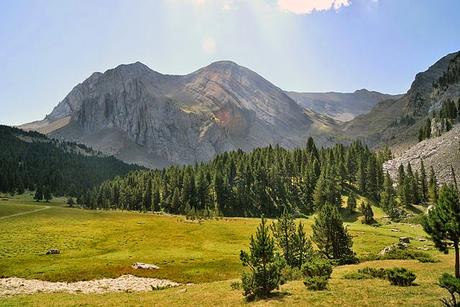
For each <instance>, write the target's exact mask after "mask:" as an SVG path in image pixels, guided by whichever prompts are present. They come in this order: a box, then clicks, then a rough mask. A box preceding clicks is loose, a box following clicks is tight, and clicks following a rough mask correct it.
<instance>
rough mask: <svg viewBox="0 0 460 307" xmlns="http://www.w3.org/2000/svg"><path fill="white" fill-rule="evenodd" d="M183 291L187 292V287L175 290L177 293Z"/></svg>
mask: <svg viewBox="0 0 460 307" xmlns="http://www.w3.org/2000/svg"><path fill="white" fill-rule="evenodd" d="M185 292H187V288H184V289H180V290H179V291H177V293H185Z"/></svg>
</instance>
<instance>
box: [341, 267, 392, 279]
mask: <svg viewBox="0 0 460 307" xmlns="http://www.w3.org/2000/svg"><path fill="white" fill-rule="evenodd" d="M343 278H345V279H371V278H379V279H386V278H387V270H385V269H383V268H379V269H374V268H370V267H365V268H362V269H359V270H358V271H357V272H350V273H348V274H345V275H344V276H343Z"/></svg>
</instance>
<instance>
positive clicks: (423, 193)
mask: <svg viewBox="0 0 460 307" xmlns="http://www.w3.org/2000/svg"><path fill="white" fill-rule="evenodd" d="M420 200H421V202H422V203H426V202H427V201H428V181H427V177H426V170H425V164H424V163H423V160H420Z"/></svg>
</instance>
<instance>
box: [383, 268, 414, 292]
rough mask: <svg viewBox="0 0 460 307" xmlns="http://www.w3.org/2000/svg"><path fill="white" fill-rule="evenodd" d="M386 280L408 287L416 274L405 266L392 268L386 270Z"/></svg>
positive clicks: (395, 284)
mask: <svg viewBox="0 0 460 307" xmlns="http://www.w3.org/2000/svg"><path fill="white" fill-rule="evenodd" d="M387 276H388V280H389V281H390V284H392V285H394V286H402V287H408V286H411V285H412V283H413V282H414V280H415V278H416V276H415V274H414V273H412V272H411V271H409V270H407V269H405V268H393V269H391V270H388V274H387Z"/></svg>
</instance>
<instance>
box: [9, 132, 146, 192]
mask: <svg viewBox="0 0 460 307" xmlns="http://www.w3.org/2000/svg"><path fill="white" fill-rule="evenodd" d="M0 148H1V149H2V150H1V151H0V192H3V193H18V194H22V193H24V192H25V190H30V191H32V190H40V193H42V194H47V195H48V193H52V194H54V195H58V196H61V195H71V196H75V197H76V196H77V195H80V194H81V193H83V191H86V190H87V189H90V188H91V187H93V186H95V185H98V184H100V183H101V182H103V181H104V180H107V179H109V178H113V177H115V176H117V175H124V174H127V173H128V172H130V171H132V170H136V169H141V167H139V166H134V165H128V164H126V163H123V162H121V161H119V160H117V159H115V158H114V157H103V156H102V155H100V154H99V153H97V152H95V151H93V150H91V149H90V148H88V147H86V146H84V145H79V144H76V143H68V142H61V141H58V140H53V139H49V138H47V137H46V136H45V135H43V134H40V133H37V132H32V131H30V132H26V131H23V130H20V129H17V128H13V127H8V126H0Z"/></svg>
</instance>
